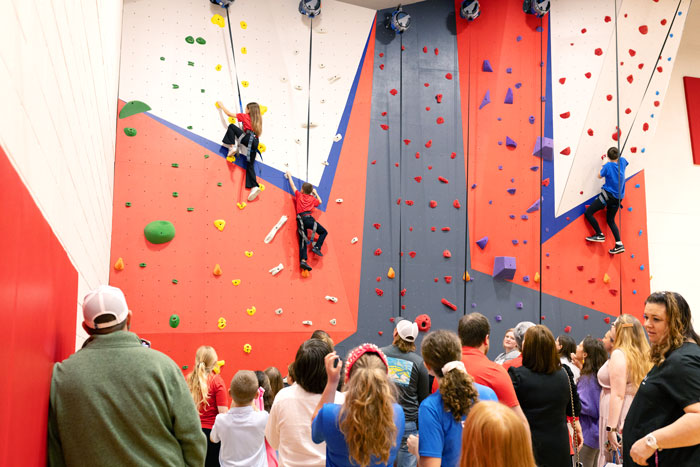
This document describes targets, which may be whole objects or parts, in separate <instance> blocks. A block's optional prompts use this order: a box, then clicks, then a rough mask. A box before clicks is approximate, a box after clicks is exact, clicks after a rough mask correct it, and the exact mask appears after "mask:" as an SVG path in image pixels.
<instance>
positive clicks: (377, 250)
mask: <svg viewBox="0 0 700 467" xmlns="http://www.w3.org/2000/svg"><path fill="white" fill-rule="evenodd" d="M381 254H382V249H381V248H377V249H376V250H374V256H379V255H381Z"/></svg>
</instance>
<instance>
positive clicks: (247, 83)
mask: <svg viewBox="0 0 700 467" xmlns="http://www.w3.org/2000/svg"><path fill="white" fill-rule="evenodd" d="M249 84H250V83H249V82H248V81H241V86H243V87H244V88H247V87H248V85H249Z"/></svg>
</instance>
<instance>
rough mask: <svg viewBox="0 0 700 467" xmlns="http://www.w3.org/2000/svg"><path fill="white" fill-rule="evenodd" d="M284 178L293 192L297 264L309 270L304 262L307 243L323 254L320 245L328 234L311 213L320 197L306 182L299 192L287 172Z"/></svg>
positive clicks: (318, 253) (320, 254)
mask: <svg viewBox="0 0 700 467" xmlns="http://www.w3.org/2000/svg"><path fill="white" fill-rule="evenodd" d="M284 176H285V178H286V179H287V180H289V186H290V188H291V189H292V191H293V192H294V197H295V200H294V202H295V206H296V212H297V227H298V231H297V233H298V234H299V264H300V265H301V268H302V269H304V270H305V271H311V266H309V264H308V263H307V262H306V260H307V258H308V256H307V252H306V249H307V247H308V244H311V251H312V252H313V253H314V254H315V255H317V256H323V253H321V247H322V246H323V241H324V240H325V239H326V235H328V231H327V230H326V229H324V228H323V226H322V225H321V224H319V223H318V222H316V219H314V218H313V216H312V215H311V211H312V210H313V208H315V207H317V206H318V205H320V204H321V203H322V201H321V197H320V196H319V195H318V192H317V191H316V189H315V188H314V187H313V185H311V184H310V183H308V182H304V184H302V185H301V192H300V191H298V190H297V187H296V186H295V185H294V180H292V176H291V175H290V174H289V172H287V173H285V174H284ZM309 230H311V236H310V237H309V236H307V233H308V231H309ZM317 233H318V240H316V241H314V239H315V238H316V234H317Z"/></svg>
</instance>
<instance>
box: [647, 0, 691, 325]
mask: <svg viewBox="0 0 700 467" xmlns="http://www.w3.org/2000/svg"><path fill="white" fill-rule="evenodd" d="M677 57H678V58H677V60H676V65H675V67H674V68H673V74H672V76H671V82H670V84H669V88H668V92H667V94H666V101H665V103H664V111H663V113H662V114H661V119H660V121H659V122H658V125H659V126H658V129H657V131H656V135H655V138H654V140H653V142H652V144H651V146H650V150H651V152H652V154H655V155H656V156H654V157H651V158H649V159H647V165H646V170H645V177H646V188H647V216H648V217H647V228H648V230H649V265H650V269H651V271H650V273H651V275H652V280H651V289H652V290H673V291H677V292H679V293H680V294H681V295H683V296H684V297H685V298H686V300H688V303H689V304H690V309H691V310H693V316H694V321H695V329H700V287H698V281H699V280H700V279H699V277H700V276H699V274H698V269H697V266H698V264H700V235H698V232H700V166H697V165H693V156H692V151H691V147H690V133H689V130H688V114H687V110H686V103H685V89H684V86H683V76H694V77H700V5H698V4H697V2H695V4H694V5H693V6H692V7H691V8H690V11H689V12H688V17H687V19H686V28H685V32H684V33H683V37H682V39H681V44H680V48H679V50H678V55H677Z"/></svg>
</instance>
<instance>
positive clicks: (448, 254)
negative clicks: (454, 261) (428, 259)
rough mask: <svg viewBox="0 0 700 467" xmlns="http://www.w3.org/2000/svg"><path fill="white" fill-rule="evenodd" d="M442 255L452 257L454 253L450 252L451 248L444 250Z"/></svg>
mask: <svg viewBox="0 0 700 467" xmlns="http://www.w3.org/2000/svg"><path fill="white" fill-rule="evenodd" d="M442 256H443V257H445V258H452V253H450V250H445V251H443V252H442Z"/></svg>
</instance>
